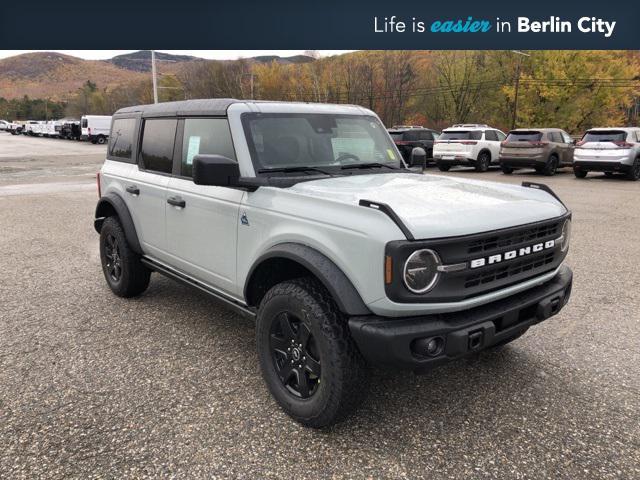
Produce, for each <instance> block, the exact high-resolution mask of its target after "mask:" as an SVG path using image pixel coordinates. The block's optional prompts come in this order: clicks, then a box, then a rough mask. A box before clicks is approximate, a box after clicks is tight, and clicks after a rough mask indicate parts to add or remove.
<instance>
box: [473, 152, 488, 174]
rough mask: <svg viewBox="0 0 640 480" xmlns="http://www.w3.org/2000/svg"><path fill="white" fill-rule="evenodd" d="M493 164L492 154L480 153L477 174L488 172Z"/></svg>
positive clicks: (477, 161)
mask: <svg viewBox="0 0 640 480" xmlns="http://www.w3.org/2000/svg"><path fill="white" fill-rule="evenodd" d="M490 164H491V154H490V153H489V152H487V151H483V152H480V153H479V154H478V159H477V160H476V172H486V171H487V170H489V165H490Z"/></svg>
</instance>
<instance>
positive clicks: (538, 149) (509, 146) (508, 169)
mask: <svg viewBox="0 0 640 480" xmlns="http://www.w3.org/2000/svg"><path fill="white" fill-rule="evenodd" d="M573 149H574V144H573V140H571V137H570V136H569V134H568V133H567V132H565V131H564V130H560V129H559V128H531V129H530V128H520V129H517V130H511V131H510V132H509V134H508V135H507V139H506V140H505V141H504V142H502V146H501V147H500V167H501V168H502V171H503V172H504V173H506V174H510V173H513V171H514V170H515V169H517V168H534V169H535V171H536V172H538V173H542V174H544V175H553V174H555V173H556V170H557V169H558V168H560V167H565V166H571V165H573Z"/></svg>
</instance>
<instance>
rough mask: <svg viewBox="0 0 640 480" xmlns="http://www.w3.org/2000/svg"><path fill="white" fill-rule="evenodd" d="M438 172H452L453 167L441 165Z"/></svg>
mask: <svg viewBox="0 0 640 480" xmlns="http://www.w3.org/2000/svg"><path fill="white" fill-rule="evenodd" d="M438 170H440V171H441V172H448V171H449V170H451V165H443V164H441V163H439V164H438Z"/></svg>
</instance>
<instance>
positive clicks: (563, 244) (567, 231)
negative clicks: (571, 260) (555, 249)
mask: <svg viewBox="0 0 640 480" xmlns="http://www.w3.org/2000/svg"><path fill="white" fill-rule="evenodd" d="M560 239H561V241H560V250H562V251H563V252H566V251H567V250H568V249H569V240H570V239H571V220H569V219H568V218H567V219H566V220H565V221H564V225H562V236H561V237H560Z"/></svg>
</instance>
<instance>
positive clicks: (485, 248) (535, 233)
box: [467, 222, 561, 254]
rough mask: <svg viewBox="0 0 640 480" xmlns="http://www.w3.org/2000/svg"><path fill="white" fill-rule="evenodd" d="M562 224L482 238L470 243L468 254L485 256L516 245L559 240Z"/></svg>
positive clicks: (540, 226)
mask: <svg viewBox="0 0 640 480" xmlns="http://www.w3.org/2000/svg"><path fill="white" fill-rule="evenodd" d="M560 228H561V223H560V222H553V223H550V224H547V225H539V226H536V227H531V228H525V229H524V230H521V231H515V232H509V233H505V234H499V233H498V234H494V235H491V236H489V237H487V238H480V239H478V240H474V241H472V242H470V243H469V245H468V247H467V253H469V254H484V253H486V252H489V253H491V251H493V250H499V249H502V248H509V247H511V246H514V245H520V244H524V243H535V242H536V241H537V240H541V239H549V238H557V237H559V236H560Z"/></svg>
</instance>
